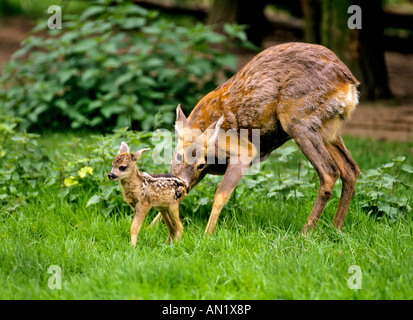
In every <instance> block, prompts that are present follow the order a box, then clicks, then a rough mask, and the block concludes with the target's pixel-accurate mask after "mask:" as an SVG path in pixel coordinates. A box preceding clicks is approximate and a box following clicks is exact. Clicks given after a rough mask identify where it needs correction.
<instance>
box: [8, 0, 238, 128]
mask: <svg viewBox="0 0 413 320" xmlns="http://www.w3.org/2000/svg"><path fill="white" fill-rule="evenodd" d="M63 20H64V22H63V27H62V29H61V30H49V29H48V28H47V20H46V19H44V21H42V22H41V23H40V24H39V25H38V26H37V27H36V28H35V29H34V33H33V34H32V35H31V36H29V37H28V38H27V39H26V40H25V41H23V43H22V48H21V49H20V50H19V51H18V52H16V54H15V55H14V56H13V59H12V61H11V62H10V63H9V64H8V65H7V66H6V68H5V72H4V74H3V76H2V77H1V78H0V87H1V86H3V90H2V91H1V90H0V100H3V101H4V102H5V103H6V108H7V109H8V110H11V111H12V112H13V113H14V114H15V115H17V116H18V117H21V118H23V119H25V122H23V123H22V124H21V126H22V127H23V128H24V129H30V130H45V129H46V130H56V129H57V130H62V129H66V128H71V129H77V128H80V127H82V128H86V129H95V130H104V131H106V132H110V131H111V130H112V129H114V128H121V127H125V126H129V127H133V128H134V129H137V130H151V129H153V128H155V127H168V126H169V127H170V126H171V125H172V123H173V121H174V110H175V108H176V106H177V104H178V103H181V104H183V106H184V108H187V111H188V110H189V108H192V107H193V106H195V104H196V103H197V101H199V99H200V98H201V97H202V96H203V95H204V94H205V93H207V92H209V91H211V90H212V89H214V88H215V87H216V86H217V85H218V83H219V82H221V81H222V80H223V79H225V78H226V77H227V76H229V75H230V74H231V73H233V72H234V69H235V65H236V58H235V56H234V55H232V54H229V53H225V52H222V51H220V50H218V49H217V46H218V45H220V46H221V47H222V46H225V45H226V46H228V43H230V42H231V41H228V39H227V38H226V37H225V36H223V35H220V34H217V33H215V32H213V30H212V28H211V27H209V26H205V25H203V24H201V23H197V24H195V25H193V26H190V27H182V26H178V25H176V24H175V23H174V22H173V21H171V20H167V19H165V18H163V17H161V16H160V15H159V13H158V12H157V11H149V10H146V9H144V8H142V7H139V6H137V5H135V4H133V3H131V2H130V1H127V0H125V1H121V0H117V1H109V0H100V1H94V2H92V4H91V5H90V6H89V7H88V8H87V9H86V10H84V11H83V13H82V14H80V15H68V14H65V13H64V11H63ZM226 30H227V32H228V33H230V34H231V36H232V38H234V37H235V38H238V41H240V42H241V41H243V40H244V39H245V35H244V34H243V29H242V27H240V26H235V27H234V26H227V28H226ZM40 31H42V32H43V33H41V34H38V33H37V32H40ZM45 31H47V34H48V36H46V37H45V36H43V34H44V32H45ZM227 49H228V47H227V48H226V50H225V51H228V50H227ZM5 88H6V89H5Z"/></svg>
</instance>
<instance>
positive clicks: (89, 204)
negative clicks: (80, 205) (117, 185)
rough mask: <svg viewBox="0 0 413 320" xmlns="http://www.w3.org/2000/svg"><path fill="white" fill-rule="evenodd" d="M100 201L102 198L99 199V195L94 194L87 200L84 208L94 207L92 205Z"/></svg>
mask: <svg viewBox="0 0 413 320" xmlns="http://www.w3.org/2000/svg"><path fill="white" fill-rule="evenodd" d="M101 200H102V197H101V196H100V195H97V194H95V195H94V196H92V197H91V198H90V199H89V200H88V202H87V204H86V208H87V207H89V206H91V205H94V204H97V203H99V202H100V201H101Z"/></svg>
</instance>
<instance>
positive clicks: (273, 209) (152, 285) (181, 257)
mask: <svg viewBox="0 0 413 320" xmlns="http://www.w3.org/2000/svg"><path fill="white" fill-rule="evenodd" d="M70 139H73V135H67V136H66V135H48V136H45V137H43V138H42V139H41V144H42V145H43V146H44V148H49V149H50V148H51V147H52V146H53V145H56V144H57V143H61V142H62V141H65V140H66V141H69V140H70ZM345 141H346V144H347V146H348V148H349V149H350V151H351V152H352V154H353V156H354V158H355V160H356V161H357V162H358V164H359V166H360V168H361V169H362V172H363V173H364V172H365V171H366V170H368V169H373V168H376V167H378V166H380V165H382V164H384V163H386V162H389V161H392V159H393V158H394V157H396V156H401V155H403V156H406V161H405V163H407V164H410V165H412V163H413V160H412V159H413V157H412V150H413V149H412V148H413V144H403V143H384V142H378V141H375V140H365V139H358V138H351V137H348V138H346V139H345ZM275 160H276V159H275V156H274V155H272V156H271V157H270V159H268V160H267V162H266V164H265V165H263V166H264V169H266V170H268V169H272V168H273V169H274V171H277V170H283V169H284V168H283V167H279V164H278V163H276V161H275ZM294 162H295V161H292V163H287V164H286V165H285V166H286V167H288V166H296V163H294ZM109 169H110V168H108V170H109ZM405 178H406V179H407V181H408V182H409V183H410V184H412V180H413V179H412V176H411V175H410V176H408V175H407V174H406V176H405ZM219 181H220V180H219V179H216V178H210V179H208V180H205V182H203V183H201V184H200V185H199V186H198V187H197V188H196V189H195V190H193V191H192V192H191V194H190V195H188V198H187V199H185V200H184V202H183V204H182V208H181V216H182V220H183V224H184V227H185V230H184V235H183V238H182V241H181V242H179V243H177V244H174V245H168V244H167V230H166V227H165V225H164V224H161V225H159V226H157V227H155V228H153V229H150V230H146V226H148V225H149V223H150V221H151V218H153V217H154V216H155V214H156V212H155V211H152V212H151V213H150V215H148V217H147V219H146V221H145V222H144V226H143V228H142V230H141V233H140V234H139V237H138V245H137V247H136V248H131V247H130V245H129V229H130V223H131V218H132V217H131V213H132V211H131V210H130V209H128V208H127V207H120V208H118V209H116V210H115V212H113V213H111V214H110V215H104V214H102V211H103V209H104V205H103V204H98V205H95V206H89V207H86V204H87V202H88V200H89V199H90V197H91V196H92V195H93V194H94V192H95V190H93V188H88V187H87V186H79V187H77V188H76V189H74V190H75V191H74V192H76V195H77V197H76V198H75V200H73V201H71V200H70V197H65V198H62V197H59V189H60V187H58V186H52V187H49V188H41V189H40V190H38V192H39V195H38V196H37V197H36V198H31V199H30V200H28V202H27V204H26V205H24V206H22V207H19V208H18V209H17V210H16V211H14V212H13V213H12V214H3V215H1V216H0V218H1V223H0V236H1V244H0V284H1V288H2V289H1V290H0V299H411V297H412V296H413V272H412V271H413V270H412V265H413V240H412V231H413V218H412V214H411V213H410V214H406V215H404V216H402V217H398V218H396V219H391V220H390V219H386V218H385V217H382V218H381V219H377V218H376V217H373V216H367V215H366V212H365V211H364V210H363V209H362V208H361V206H360V199H359V197H357V194H356V197H355V198H354V199H353V202H352V204H351V206H350V209H349V213H348V216H347V219H346V222H345V224H344V228H343V232H341V233H338V232H337V231H335V230H334V228H333V227H332V220H333V217H334V213H335V210H336V208H337V205H338V201H339V191H340V186H339V183H337V185H336V188H335V192H334V194H333V197H332V199H331V200H330V202H329V203H328V205H327V208H326V210H325V211H324V214H323V216H322V218H321V220H320V222H319V224H318V225H317V228H316V230H315V232H314V233H313V234H312V235H311V236H309V237H306V238H303V237H301V236H300V230H301V228H302V226H303V224H304V222H305V221H306V219H307V216H308V214H309V212H310V210H311V207H312V205H313V202H314V201H315V198H316V193H317V192H316V189H314V190H313V192H311V193H308V194H305V196H304V197H300V198H293V197H292V198H289V199H288V198H283V197H277V196H275V197H268V195H267V193H265V192H262V190H261V191H260V192H257V191H255V190H254V188H250V189H248V190H247V191H248V192H243V193H241V192H240V190H239V189H238V188H237V191H238V192H237V194H236V196H235V197H233V198H232V199H230V201H229V203H228V204H227V205H226V207H225V208H224V210H223V211H222V213H221V216H220V218H219V220H218V225H217V228H216V229H215V232H214V234H213V235H212V236H210V237H204V236H203V232H204V229H205V227H206V224H207V220H208V216H209V212H210V208H211V202H208V204H206V205H203V206H200V207H199V206H198V207H197V206H195V204H194V202H193V201H192V202H191V195H192V194H194V195H195V194H196V193H197V190H198V189H199V188H200V189H199V190H203V192H205V193H206V194H208V195H209V197H210V198H211V199H212V198H213V194H214V191H215V188H216V186H217V184H218V183H219ZM267 184H268V186H269V187H270V186H271V181H268V182H267ZM239 188H242V185H241V186H240V187H239ZM393 192H394V193H395V194H397V195H400V197H402V196H403V197H408V199H409V202H410V206H411V205H412V192H411V189H407V188H404V187H403V188H402V187H400V188H396V189H395V190H394V191H393ZM117 196H119V195H117ZM53 265H56V266H58V267H60V268H61V270H62V281H61V289H54V290H52V289H50V288H49V286H48V281H49V283H50V279H49V278H50V277H52V276H53V275H54V273H48V269H49V267H50V266H53ZM352 265H356V266H359V267H360V270H361V274H362V278H361V279H362V284H361V286H362V288H361V289H360V290H354V289H350V288H349V286H348V280H349V278H350V277H351V276H352V274H351V273H349V272H348V270H349V267H350V266H352ZM52 282H53V281H52Z"/></svg>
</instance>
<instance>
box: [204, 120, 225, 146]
mask: <svg viewBox="0 0 413 320" xmlns="http://www.w3.org/2000/svg"><path fill="white" fill-rule="evenodd" d="M224 120H225V118H224V116H221V118H219V120H218V121H217V122H215V123H213V124H211V125H210V126H209V127H208V129H207V131H209V130H211V131H210V132H207V137H208V144H209V145H214V144H215V142H216V141H217V139H218V135H219V130H220V129H221V126H222V123H223V122H224ZM211 132H212V134H211Z"/></svg>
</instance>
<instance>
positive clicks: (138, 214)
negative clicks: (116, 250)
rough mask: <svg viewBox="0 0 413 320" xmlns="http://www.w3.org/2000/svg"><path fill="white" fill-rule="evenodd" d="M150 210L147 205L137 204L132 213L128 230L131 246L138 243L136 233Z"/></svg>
mask: <svg viewBox="0 0 413 320" xmlns="http://www.w3.org/2000/svg"><path fill="white" fill-rule="evenodd" d="M150 208H151V207H150V206H149V205H145V204H139V203H138V204H137V205H136V207H135V211H134V213H133V220H132V225H131V228H130V234H131V245H132V246H136V242H137V241H138V233H139V230H140V228H141V226H142V222H143V219H145V216H146V214H147V213H148V211H149V209H150Z"/></svg>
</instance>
